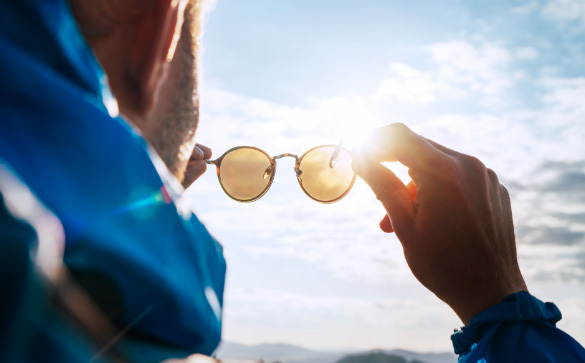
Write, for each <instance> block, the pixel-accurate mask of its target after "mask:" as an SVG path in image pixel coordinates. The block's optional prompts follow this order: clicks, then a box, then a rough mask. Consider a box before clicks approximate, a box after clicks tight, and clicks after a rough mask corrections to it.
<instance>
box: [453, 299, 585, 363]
mask: <svg viewBox="0 0 585 363" xmlns="http://www.w3.org/2000/svg"><path fill="white" fill-rule="evenodd" d="M561 317H562V316H561V312H560V311H559V309H558V308H557V307H556V305H555V304H553V303H550V302H547V303H544V302H542V301H540V300H538V299H537V298H535V297H533V296H532V295H530V294H529V293H528V292H525V291H523V292H519V293H516V294H512V295H509V296H508V297H506V298H505V299H504V300H503V301H502V302H501V303H500V304H498V305H495V306H493V307H491V308H489V309H487V310H485V311H483V312H481V313H479V314H478V315H476V316H474V317H473V319H471V321H470V323H469V325H467V326H465V327H463V328H461V330H457V331H456V332H455V333H454V334H453V335H452V336H451V340H452V341H453V347H454V349H455V353H456V354H459V355H460V357H459V363H466V362H473V363H476V362H478V363H489V362H558V363H561V362H566V363H570V362H585V349H583V347H582V346H581V345H580V344H579V343H578V342H577V341H576V340H575V339H573V338H572V337H571V336H570V335H568V334H567V333H565V332H563V331H562V330H560V329H558V328H557V327H556V325H555V324H556V323H557V322H558V321H559V320H561Z"/></svg>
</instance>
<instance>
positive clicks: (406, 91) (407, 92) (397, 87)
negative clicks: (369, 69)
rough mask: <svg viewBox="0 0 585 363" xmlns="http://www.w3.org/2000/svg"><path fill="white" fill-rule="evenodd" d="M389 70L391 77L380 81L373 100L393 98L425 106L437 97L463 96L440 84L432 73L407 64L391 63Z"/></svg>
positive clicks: (453, 89) (446, 85) (457, 91)
mask: <svg viewBox="0 0 585 363" xmlns="http://www.w3.org/2000/svg"><path fill="white" fill-rule="evenodd" d="M389 69H390V73H391V76H390V77H388V78H386V79H384V80H383V81H382V84H381V85H380V88H379V91H378V93H377V94H375V95H374V96H373V98H374V99H375V100H387V99H388V98H394V99H396V100H398V101H400V102H404V103H407V104H410V105H427V104H430V103H432V102H434V101H435V100H436V99H437V98H438V97H439V96H440V97H442V98H444V97H458V96H462V95H463V94H464V93H463V92H461V91H459V90H457V89H456V88H454V87H452V86H451V85H450V84H449V83H447V82H440V81H439V80H437V79H436V77H433V74H432V73H430V72H423V71H420V70H417V69H415V68H412V67H411V66H409V65H407V64H402V63H392V64H390V66H389Z"/></svg>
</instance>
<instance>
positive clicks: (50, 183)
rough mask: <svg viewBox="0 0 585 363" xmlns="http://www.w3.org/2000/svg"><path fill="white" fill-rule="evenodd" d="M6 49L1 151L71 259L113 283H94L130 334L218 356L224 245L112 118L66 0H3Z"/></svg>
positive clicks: (0, 28) (1, 35) (1, 45)
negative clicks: (45, 211) (56, 227)
mask: <svg viewBox="0 0 585 363" xmlns="http://www.w3.org/2000/svg"><path fill="white" fill-rule="evenodd" d="M0 49H1V51H2V56H1V57H0V80H1V82H0V158H1V159H4V160H5V162H7V163H8V164H9V165H10V166H11V168H12V169H13V170H14V171H15V173H16V174H17V175H19V176H20V178H21V179H22V181H23V182H24V183H25V184H26V185H28V186H29V187H30V188H31V189H32V191H33V192H34V193H35V194H36V196H37V197H38V198H39V199H40V200H41V201H42V203H43V204H44V205H46V206H47V207H48V208H49V209H50V210H51V211H52V212H53V213H54V214H55V215H56V216H57V217H58V218H59V220H60V221H61V224H62V225H63V228H64V231H65V237H66V245H65V255H64V261H65V263H66V265H67V266H68V267H69V268H70V269H71V270H72V271H74V272H75V274H76V275H77V276H80V279H81V281H84V279H88V281H90V280H91V279H92V278H95V277H96V276H97V277H98V280H100V281H101V282H104V281H105V282H106V283H103V284H102V285H101V290H102V291H97V292H96V291H93V293H94V294H95V295H96V296H95V297H97V298H98V300H100V297H101V298H103V301H102V302H104V303H105V305H106V308H109V309H110V311H107V312H108V313H109V314H110V315H111V316H113V317H114V318H115V319H117V321H116V322H117V323H118V324H119V326H120V327H125V326H128V325H130V324H132V329H131V331H130V335H132V336H135V337H139V338H140V339H139V340H140V341H145V342H157V343H159V344H162V345H164V346H168V347H171V348H173V349H177V350H179V351H182V352H184V353H185V354H186V353H191V352H200V353H204V354H211V353H212V352H213V350H214V349H215V347H216V346H217V344H218V343H219V340H220V336H221V312H222V302H223V289H224V277H225V261H224V258H223V252H222V247H221V245H219V244H218V243H217V241H216V240H215V239H214V238H213V237H212V236H211V235H210V234H209V233H208V231H207V230H206V228H205V227H204V226H203V224H201V222H200V221H199V220H198V219H197V217H196V216H195V215H193V214H192V213H191V212H185V210H184V209H182V208H181V207H180V203H179V201H178V200H177V199H175V195H177V194H180V193H175V192H174V188H175V185H173V182H176V181H174V180H173V179H172V178H169V177H168V175H165V174H166V173H167V171H166V169H165V167H164V166H162V165H160V160H158V163H159V165H158V171H157V167H155V163H156V162H157V160H156V158H155V162H154V163H153V161H152V160H151V158H150V156H149V152H148V146H147V144H146V143H145V141H144V140H143V138H142V137H141V136H140V135H139V134H138V133H136V132H135V131H134V130H133V129H132V127H130V126H129V125H128V124H127V123H126V122H125V121H124V120H122V119H120V118H112V117H110V116H109V114H108V112H107V110H106V108H105V106H104V100H105V97H108V94H109V90H108V89H107V86H106V85H105V82H104V74H103V71H102V69H101V67H100V66H99V64H98V63H97V61H96V59H95V57H94V55H93V53H92V52H91V50H90V48H89V47H88V45H87V44H86V43H85V41H84V39H83V37H82V35H81V33H80V31H79V30H78V28H77V25H76V23H75V21H74V18H73V16H72V14H71V11H70V9H69V8H68V5H67V1H66V0H18V1H2V2H0ZM163 180H164V182H163ZM88 276H90V277H88ZM94 280H95V279H94ZM89 286H90V287H91V286H93V285H92V284H90V285H89ZM96 286H97V285H96ZM90 292H91V291H90ZM100 294H101V296H97V295H100ZM108 299H110V300H115V303H113V304H111V305H109V306H108ZM110 302H111V301H110ZM106 310H107V309H106Z"/></svg>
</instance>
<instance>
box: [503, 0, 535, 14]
mask: <svg viewBox="0 0 585 363" xmlns="http://www.w3.org/2000/svg"><path fill="white" fill-rule="evenodd" d="M539 8H540V4H539V3H538V1H531V2H529V3H526V4H522V5H519V6H515V7H513V8H511V9H510V12H511V13H512V14H518V15H527V14H532V13H533V12H534V11H536V10H537V9H539Z"/></svg>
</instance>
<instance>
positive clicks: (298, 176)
mask: <svg viewBox="0 0 585 363" xmlns="http://www.w3.org/2000/svg"><path fill="white" fill-rule="evenodd" d="M282 158H294V159H295V174H296V176H297V179H298V180H299V182H300V183H302V182H303V179H302V178H301V174H302V171H301V170H300V169H299V166H300V163H299V156H298V155H296V154H290V153H285V154H280V155H276V156H274V157H273V158H272V161H273V162H276V160H277V159H282Z"/></svg>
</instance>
